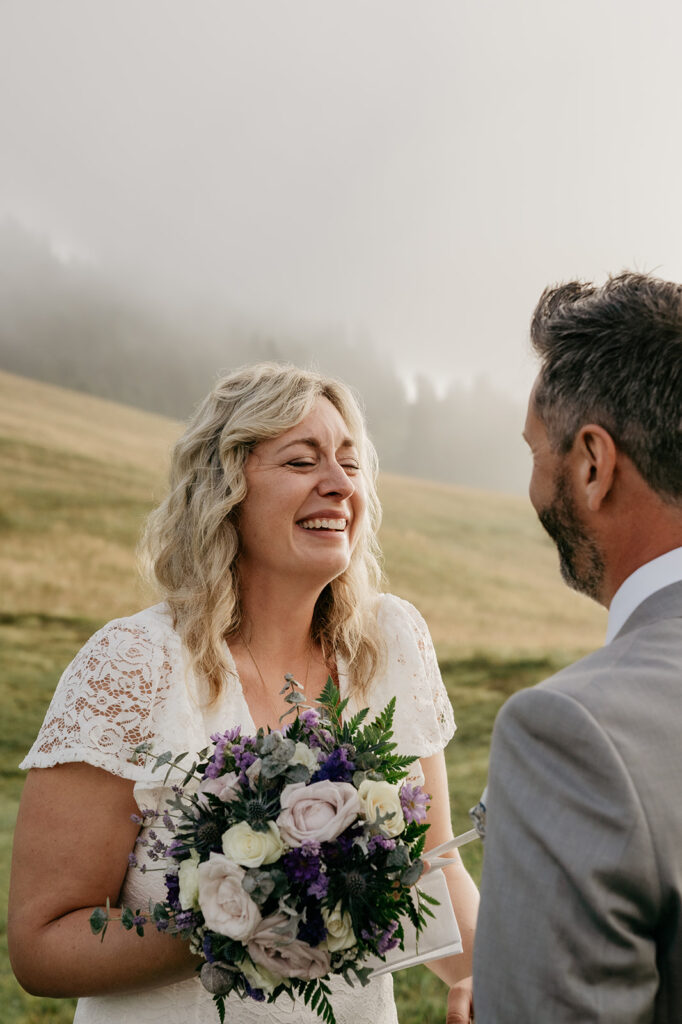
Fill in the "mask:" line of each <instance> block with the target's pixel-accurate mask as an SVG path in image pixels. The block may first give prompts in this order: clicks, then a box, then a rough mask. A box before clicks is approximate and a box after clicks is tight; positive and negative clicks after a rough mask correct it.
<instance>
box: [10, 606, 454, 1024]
mask: <svg viewBox="0 0 682 1024" xmlns="http://www.w3.org/2000/svg"><path fill="white" fill-rule="evenodd" d="M378 621H379V625H380V627H381V631H382V634H383V636H384V640H385V646H386V659H385V663H384V665H383V666H382V668H381V670H380V671H379V673H378V674H377V676H376V678H375V679H374V680H373V681H372V684H371V686H370V688H369V689H368V691H367V693H366V694H365V695H364V696H359V695H357V694H355V693H353V694H349V693H348V689H349V687H348V679H347V673H346V671H345V666H344V665H343V662H342V661H341V660H339V665H338V670H339V686H340V690H341V695H342V697H345V696H349V697H350V701H349V711H350V713H354V712H355V711H357V710H359V709H360V708H361V707H364V706H366V705H369V707H370V711H371V712H373V713H375V714H376V713H377V712H379V711H380V710H381V709H382V708H383V707H384V706H385V705H386V703H387V702H388V700H389V699H390V698H391V697H392V696H396V698H397V701H396V714H395V718H394V738H395V740H396V743H397V745H398V749H399V751H400V752H401V753H406V754H407V753H409V754H417V755H418V756H420V757H428V756H429V755H431V754H434V753H436V752H437V751H439V750H441V749H442V748H443V747H444V746H445V744H446V743H447V742H448V740H449V739H450V738H451V736H452V735H453V733H454V729H455V725H454V720H453V715H452V709H451V707H450V703H449V701H448V698H447V694H446V692H445V687H444V686H443V682H442V680H441V677H440V672H439V669H438V663H437V660H436V655H435V651H434V649H433V644H432V642H431V638H430V636H429V633H428V629H427V627H426V624H425V622H424V620H423V619H422V617H421V615H420V614H419V613H418V612H417V611H416V609H415V608H413V607H412V605H410V604H408V603H407V602H406V601H403V600H401V599H400V598H397V597H394V596H392V595H389V594H386V595H382V597H381V599H380V604H379V608H378ZM228 655H229V651H228ZM228 660H229V661H230V663H231V667H232V672H231V674H230V675H229V677H228V678H227V680H226V684H225V687H224V690H223V692H222V694H221V695H220V697H219V699H218V700H217V701H216V702H215V703H214V704H213V705H211V706H207V703H206V699H205V694H204V692H203V687H202V685H200V684H199V682H198V681H197V679H196V677H195V675H194V673H193V671H192V668H191V662H190V658H189V655H188V652H187V650H186V649H185V647H184V645H183V644H182V641H181V639H180V637H179V635H178V634H177V632H176V631H175V630H174V628H173V624H172V621H171V617H170V614H169V612H168V609H167V607H166V606H165V605H156V606H154V607H152V608H148V609H146V610H144V611H142V612H139V613H138V614H137V615H133V616H130V617H129V618H125V619H117V620H115V621H113V622H110V623H108V624H107V625H106V626H104V627H103V628H102V629H101V630H99V632H98V633H96V634H95V635H94V636H93V637H91V639H90V640H89V641H88V642H87V643H86V644H85V646H84V647H83V648H82V649H81V651H80V652H79V653H78V654H77V655H76V657H75V658H74V660H73V661H72V662H71V664H70V665H69V666H68V667H67V668H66V670H65V672H64V674H63V675H62V678H61V679H60V681H59V685H58V686H57V689H56V692H55V695H54V697H53V699H52V702H51V704H50V706H49V708H48V711H47V714H46V716H45V721H44V723H43V726H42V728H41V730H40V732H39V734H38V737H37V739H36V741H35V743H34V744H33V747H32V748H31V750H30V751H29V753H28V755H27V756H26V758H25V759H24V761H23V762H22V764H21V767H22V768H31V767H38V768H47V767H50V766H52V765H55V764H59V763H64V762H74V761H85V762H87V763H88V764H92V765H94V766H95V767H97V768H103V769H104V770H106V771H109V772H111V773H112V774H114V775H119V776H122V777H123V778H127V779H130V780H131V781H134V782H135V790H134V792H135V798H136V800H137V802H138V804H139V806H140V807H141V808H144V807H151V808H152V809H156V810H159V809H160V810H163V809H164V808H165V802H166V799H168V797H169V796H170V792H169V790H168V789H164V788H163V787H162V786H161V785H160V780H159V776H158V774H157V775H152V773H151V764H152V759H149V763H148V764H147V765H145V764H133V763H132V762H131V760H130V756H131V752H132V750H133V748H134V747H135V746H137V745H138V744H139V743H140V742H141V741H142V740H148V741H151V742H152V743H153V746H154V750H155V751H156V752H157V753H161V752H162V751H164V750H171V751H173V753H176V754H178V753H181V752H184V751H189V752H190V753H191V754H194V753H196V752H197V751H199V750H201V749H202V748H203V747H205V746H206V745H207V744H208V743H209V741H210V736H211V734H212V733H214V732H217V731H224V730H225V729H226V728H230V727H233V726H236V725H239V726H241V728H242V730H243V731H244V732H247V733H253V732H254V731H255V729H254V725H253V721H252V718H251V715H250V713H249V709H248V705H247V704H246V700H245V698H244V694H243V691H242V688H241V683H240V681H239V677H238V675H237V673H236V669H235V668H234V663H233V662H232V660H231V657H228ZM416 769H417V770H416V771H415V772H413V777H414V778H416V779H419V778H420V773H419V768H418V762H417V764H416ZM171 781H172V780H171ZM156 830H157V832H159V833H160V832H161V831H162V829H161V828H160V827H159V825H158V824H157V825H156ZM142 834H144V830H143V833H142ZM139 849H140V848H139V847H138V851H139ZM144 856H145V854H144V852H143V853H142V858H143V859H144ZM150 866H151V865H150ZM163 896H164V888H163V876H162V873H158V872H147V873H146V874H142V873H141V872H140V871H139V870H138V869H136V868H131V869H129V871H128V873H127V875H126V879H125V882H124V886H123V891H122V901H123V902H124V903H130V904H133V905H135V906H142V905H145V904H146V903H147V902H148V901H149V900H150V899H152V900H157V899H162V898H163ZM332 981H333V990H334V993H335V995H334V1001H333V1002H334V1007H335V1011H336V1014H337V1021H338V1022H339V1024H351V1022H352V1024H397V1017H396V1015H395V1006H394V1002H393V995H392V979H391V978H390V976H384V977H381V978H378V979H376V980H375V981H373V982H372V983H371V984H370V986H369V987H368V988H365V989H362V990H361V991H360V990H359V989H357V990H356V989H351V988H349V987H348V986H347V985H346V983H345V982H344V981H343V980H342V979H332ZM226 1019H228V1020H229V1021H230V1022H231V1024H263V1022H265V1021H273V1022H279V1021H290V1022H292V1024H307V1022H310V1024H312V1022H313V1021H317V1020H318V1018H317V1016H316V1015H315V1014H314V1013H311V1012H310V1011H309V1010H307V1009H306V1008H305V1007H304V1006H303V1005H302V1004H300V1005H299V1003H296V1005H295V1006H293V1007H292V1005H291V1003H289V1002H288V1000H286V999H285V1000H279V1001H278V1003H276V1004H273V1005H265V1004H258V1003H253V1002H252V1001H251V1000H246V1001H244V1002H242V1001H241V1000H239V999H237V998H231V999H230V1000H229V1001H228V1010H227V1014H226ZM123 1020H136V1021H137V1022H138V1024H194V1022H196V1024H213V1021H214V1020H215V1021H217V1014H216V1013H215V1010H214V1008H213V1004H212V1001H211V997H210V996H209V995H208V993H206V992H205V991H204V989H203V988H202V986H201V984H200V983H199V981H198V980H196V979H192V980H190V981H184V982H181V983H179V984H177V985H171V986H166V987H164V988H160V989H154V990H150V991H149V992H142V993H139V992H138V993H133V994H129V995H116V996H114V995H109V996H101V997H96V998H88V999H81V1000H80V1002H79V1004H78V1010H77V1013H76V1017H75V1022H77V1024H119V1022H121V1021H123Z"/></svg>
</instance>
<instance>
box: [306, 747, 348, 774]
mask: <svg viewBox="0 0 682 1024" xmlns="http://www.w3.org/2000/svg"><path fill="white" fill-rule="evenodd" d="M354 771H355V762H354V761H351V759H350V758H349V756H348V749H347V747H337V748H336V750H332V752H331V754H330V755H329V757H328V758H327V759H326V760H325V761H324V763H323V764H322V765H320V767H319V768H318V769H317V771H316V772H315V774H314V775H313V777H312V779H311V782H321V781H322V780H323V779H329V780H330V781H331V782H350V781H351V779H352V778H353V772H354Z"/></svg>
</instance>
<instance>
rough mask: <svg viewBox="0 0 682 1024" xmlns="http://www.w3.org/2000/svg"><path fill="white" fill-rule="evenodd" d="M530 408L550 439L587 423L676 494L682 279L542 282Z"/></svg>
mask: <svg viewBox="0 0 682 1024" xmlns="http://www.w3.org/2000/svg"><path fill="white" fill-rule="evenodd" d="M531 341H532V343H533V347H534V349H535V351H536V352H537V353H538V355H539V356H540V358H541V364H542V365H541V369H540V374H539V377H538V382H537V385H536V389H535V393H534V394H535V412H536V413H537V415H538V416H539V417H540V419H541V420H542V421H543V422H544V424H545V428H546V429H547V432H548V435H549V439H550V442H551V444H552V447H553V448H554V449H555V450H557V451H559V452H561V453H565V452H567V451H569V450H570V448H571V446H572V444H573V440H574V437H575V435H576V432H577V431H578V430H579V428H580V427H581V426H582V425H583V424H586V423H595V424H598V425H599V426H601V427H603V428H604V429H605V430H607V431H608V432H609V434H610V435H611V437H612V438H613V440H614V442H615V444H616V446H617V447H618V448H619V449H620V450H621V451H623V452H624V453H625V454H626V455H627V456H628V457H629V458H630V459H631V461H632V463H633V464H634V466H635V467H636V469H637V470H638V472H639V473H640V474H641V476H642V477H643V478H644V480H645V481H646V483H647V484H648V485H649V487H651V488H652V490H654V491H655V492H657V493H658V494H659V495H660V497H661V498H663V499H665V500H666V501H673V502H682V285H679V284H674V283H673V282H669V281H661V280H659V279H658V278H655V277H650V276H648V275H646V274H635V273H623V274H619V275H618V276H617V277H611V278H609V280H608V281H607V282H606V284H604V285H603V286H602V287H600V288H597V287H595V286H594V285H592V284H584V283H581V282H578V281H572V282H570V283H569V284H563V285H557V286H555V287H551V288H547V289H546V290H545V291H544V292H543V294H542V296H541V298H540V301H539V302H538V305H537V307H536V309H535V312H534V314H533V319H532V322H531Z"/></svg>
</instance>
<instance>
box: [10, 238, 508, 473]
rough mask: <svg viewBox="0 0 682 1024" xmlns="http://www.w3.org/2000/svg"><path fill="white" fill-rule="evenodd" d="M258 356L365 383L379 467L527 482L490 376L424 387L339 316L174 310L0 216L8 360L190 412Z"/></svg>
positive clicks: (105, 392) (60, 379)
mask: <svg viewBox="0 0 682 1024" xmlns="http://www.w3.org/2000/svg"><path fill="white" fill-rule="evenodd" d="M260 359H274V360H286V361H291V362H294V363H298V364H301V365H306V366H311V365H312V366H315V367H316V368H318V369H320V370H322V371H323V372H326V373H331V374H335V375H337V376H339V377H341V378H343V379H344V380H345V381H347V382H348V383H349V384H351V385H352V386H353V387H355V388H356V389H357V391H358V392H359V393H360V395H361V397H362V399H363V402H364V405H365V410H366V413H367V420H368V423H369V428H370V433H371V435H372V437H373V439H374V442H375V444H376V446H377V449H378V451H379V456H380V459H381V465H382V468H383V469H385V470H387V471H390V472H395V473H400V474H403V475H405V476H417V477H422V478H427V479H433V480H441V481H445V482H449V483H457V484H464V485H468V486H473V487H480V488H485V489H491V490H498V491H510V492H519V491H522V490H523V489H524V488H525V485H526V477H527V468H528V467H527V456H526V455H525V452H524V450H523V446H522V443H521V441H520V431H521V427H522V420H523V414H522V409H521V406H520V404H519V403H516V402H514V401H513V400H512V399H511V398H509V397H508V396H506V395H505V394H503V393H502V392H500V391H497V390H494V389H493V388H492V387H491V386H490V385H489V384H488V383H487V382H486V380H485V379H481V380H480V381H478V382H477V383H476V384H475V385H474V386H473V387H464V386H461V385H457V384H454V383H450V384H448V385H447V387H446V388H445V390H444V391H443V390H442V389H439V391H438V392H436V389H435V387H434V384H433V382H432V381H431V379H430V378H429V377H428V376H426V375H424V376H420V377H418V378H417V379H416V381H415V382H414V383H415V393H414V394H413V395H410V396H408V393H407V390H406V387H405V384H404V383H403V381H402V380H401V378H400V377H399V375H398V373H397V371H396V369H395V367H394V366H393V365H391V362H390V360H389V359H387V357H386V355H385V354H383V353H380V352H379V351H377V349H376V348H375V347H373V346H372V344H371V343H370V342H368V341H366V340H362V341H356V342H354V343H350V342H348V341H347V339H346V338H345V337H344V335H343V332H341V331H339V330H335V329H334V328H333V327H328V328H325V329H323V330H319V331H315V333H314V336H313V334H312V332H310V330H309V329H308V330H307V331H304V332H301V331H296V332H294V331H293V329H291V328H287V327H278V328H277V329H272V328H270V327H266V326H261V325H258V324H255V323H244V322H242V321H240V320H239V319H237V318H236V317H234V316H229V315H228V314H226V313H216V312H215V311H208V310H201V311H200V312H195V313H194V314H193V315H190V314H189V313H188V312H187V311H186V310H185V311H184V312H183V313H175V312H174V313H171V312H170V305H169V306H165V305H164V304H163V303H162V302H160V301H152V300H151V299H149V298H143V297H142V294H141V293H140V292H139V291H135V290H134V289H132V288H131V287H130V286H128V285H123V284H116V283H115V282H113V281H112V280H110V279H109V278H107V277H106V276H105V275H104V274H103V273H102V272H101V271H99V270H97V268H93V267H91V266H89V265H88V264H84V263H79V262H77V261H69V260H64V259H62V258H60V257H59V256H58V255H57V254H55V252H54V251H53V250H52V249H51V247H50V244H49V242H48V240H46V239H43V238H41V237H40V236H36V235H34V234H32V233H30V232H28V231H27V230H26V229H24V228H23V227H21V226H19V225H17V224H16V223H14V222H9V221H6V222H4V223H3V224H0V368H2V369H5V370H9V371H11V372H13V373H18V374H21V375H23V376H27V377H33V378H37V379H39V380H43V381H47V382H49V383H53V384H60V385H62V386H64V387H69V388H75V389H76V390H81V391H85V392H88V393H90V394H94V395H100V396H102V397H105V398H111V399H113V400H115V401H118V402H123V403H125V404H127V405H133V406H137V407H139V408H142V409H147V410H149V411H152V412H158V413H162V414H164V415H168V416H172V417H176V418H180V419H182V418H185V417H186V416H187V415H188V414H189V413H190V412H191V410H192V408H193V407H194V405H195V404H196V402H197V401H198V400H199V399H200V398H201V397H202V396H203V395H204V394H205V393H206V392H207V391H208V389H209V388H210V387H211V385H212V383H213V381H214V380H215V379H216V377H217V375H218V374H219V372H220V371H222V370H226V369H229V368H231V367H235V366H239V365H241V364H243V363H247V362H253V361H256V360H260Z"/></svg>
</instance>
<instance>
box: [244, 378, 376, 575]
mask: <svg viewBox="0 0 682 1024" xmlns="http://www.w3.org/2000/svg"><path fill="white" fill-rule="evenodd" d="M245 474H246V486H247V493H246V498H245V499H244V501H243V502H242V504H241V507H240V510H239V526H238V529H239V537H240V541H241V550H240V559H239V566H240V572H241V574H242V580H244V581H246V580H247V579H248V580H250V581H251V580H254V579H256V578H258V577H259V576H262V575H263V574H265V575H266V576H267V577H268V579H269V581H270V582H274V579H275V578H276V577H278V578H280V579H281V580H283V581H284V582H286V583H287V584H291V583H293V582H294V581H301V582H303V581H304V580H306V579H308V580H309V581H310V584H311V586H314V587H323V586H326V584H327V583H329V581H330V580H332V579H334V578H335V577H336V576H338V575H339V574H340V573H342V572H343V571H344V570H345V569H346V568H347V566H348V562H349V560H350V556H351V552H352V550H353V547H354V546H355V542H356V540H357V537H358V534H359V531H360V527H361V522H362V518H363V516H364V514H365V492H364V481H363V476H362V473H361V472H360V466H359V462H358V451H357V448H356V445H355V440H354V439H353V438H351V437H350V436H349V431H348V427H347V426H346V424H345V422H344V420H343V418H342V417H341V414H340V413H339V412H338V410H337V409H336V408H335V407H334V406H333V405H332V403H331V402H330V401H329V400H328V399H327V398H319V399H318V400H317V402H316V403H315V405H314V406H313V409H312V411H311V412H310V413H309V414H308V415H307V416H306V417H305V419H303V420H301V422H300V423H298V424H297V425H296V426H295V427H292V428H291V429H290V430H287V431H285V433H283V434H280V436H279V437H275V438H272V439H270V440H267V441H261V442H260V444H258V445H256V447H255V448H254V450H253V451H252V452H251V453H250V455H249V457H248V458H247V460H246V465H245Z"/></svg>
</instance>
